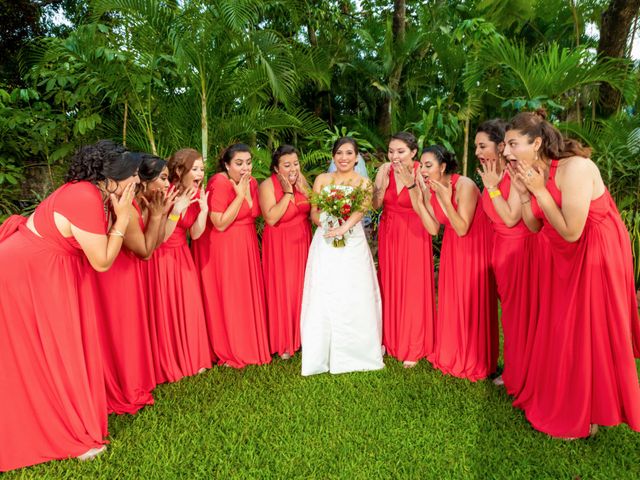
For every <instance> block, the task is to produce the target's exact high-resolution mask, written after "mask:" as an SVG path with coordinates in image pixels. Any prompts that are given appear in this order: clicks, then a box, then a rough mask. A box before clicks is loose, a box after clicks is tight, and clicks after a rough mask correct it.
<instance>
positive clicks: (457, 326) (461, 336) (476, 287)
mask: <svg viewBox="0 0 640 480" xmlns="http://www.w3.org/2000/svg"><path fill="white" fill-rule="evenodd" d="M459 179H460V176H459V175H457V174H453V175H451V183H452V186H453V193H452V198H451V201H452V203H453V206H454V208H456V210H457V208H458V204H457V202H456V190H457V183H458V181H459ZM474 188H475V189H476V191H477V187H475V186H474ZM430 202H431V206H432V207H433V211H434V213H435V215H436V218H437V220H438V222H440V223H441V224H443V225H444V236H443V238H442V250H441V252H440V270H439V275H438V317H437V321H436V329H435V345H434V351H433V353H432V354H431V355H430V356H429V360H430V361H431V363H432V364H433V366H434V367H436V368H438V369H440V370H441V371H442V372H443V373H446V374H450V375H453V376H455V377H461V378H467V379H469V380H471V381H476V380H482V379H484V378H486V377H488V376H489V375H491V374H492V373H493V372H494V371H495V370H496V364H497V360H498V311H497V294H496V287H495V279H494V276H493V272H492V269H491V250H492V248H493V232H492V229H491V225H490V224H489V219H488V218H487V215H486V214H485V213H484V209H483V208H482V201H481V200H480V195H479V192H478V202H477V204H476V210H475V213H474V216H473V219H472V222H471V226H470V227H469V230H468V232H467V234H466V235H465V236H463V237H460V236H458V234H457V233H456V231H455V230H454V229H453V227H452V226H451V223H450V222H449V219H448V218H447V216H446V215H445V213H444V210H443V209H442V207H441V206H440V202H439V201H438V199H437V197H436V194H435V192H433V191H432V192H431V200H430Z"/></svg>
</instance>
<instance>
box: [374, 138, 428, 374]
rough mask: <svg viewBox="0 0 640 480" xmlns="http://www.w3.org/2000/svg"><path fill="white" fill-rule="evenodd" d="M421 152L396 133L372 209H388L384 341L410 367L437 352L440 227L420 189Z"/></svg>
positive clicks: (382, 266) (381, 241)
mask: <svg viewBox="0 0 640 480" xmlns="http://www.w3.org/2000/svg"><path fill="white" fill-rule="evenodd" d="M417 153H418V142H417V140H416V138H415V137H414V136H413V135H412V134H411V133H408V132H399V133H396V134H395V135H393V136H392V137H391V140H390V141H389V151H388V158H389V160H390V163H385V164H383V165H382V166H381V167H380V169H379V170H378V174H377V175H376V180H375V190H374V196H373V207H374V208H380V206H382V207H383V209H382V218H381V220H380V227H379V229H378V267H379V274H378V276H379V279H380V293H381V296H382V322H383V327H382V343H383V345H384V346H385V348H386V351H387V353H388V354H389V355H391V356H393V357H395V358H397V359H398V360H400V361H402V362H403V365H404V367H405V368H410V367H413V366H414V365H415V364H416V363H417V362H418V360H420V359H421V358H424V357H426V356H427V355H429V354H430V353H432V351H433V334H434V325H435V317H436V301H435V288H434V279H433V250H432V246H431V236H432V235H436V234H437V233H438V229H439V225H438V223H437V222H436V221H435V219H433V217H432V216H431V215H429V214H428V213H427V212H426V209H425V206H424V203H423V201H422V195H421V190H420V188H416V186H417V184H416V175H419V174H418V169H419V163H418V162H417V161H414V158H415V157H416V154H417Z"/></svg>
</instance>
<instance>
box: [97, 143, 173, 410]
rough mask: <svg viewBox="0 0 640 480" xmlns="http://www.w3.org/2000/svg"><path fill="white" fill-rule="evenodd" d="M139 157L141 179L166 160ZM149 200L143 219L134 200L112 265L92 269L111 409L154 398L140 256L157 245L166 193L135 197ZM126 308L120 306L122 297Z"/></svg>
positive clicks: (156, 172)
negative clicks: (125, 301) (148, 196)
mask: <svg viewBox="0 0 640 480" xmlns="http://www.w3.org/2000/svg"><path fill="white" fill-rule="evenodd" d="M131 155H137V156H139V158H140V160H141V163H140V168H139V170H138V176H139V178H140V180H141V182H144V183H142V185H146V184H147V183H149V182H153V181H155V180H156V179H157V178H158V177H159V176H160V174H161V173H162V171H163V170H166V162H165V161H164V160H163V159H161V158H159V157H156V156H154V155H149V154H143V153H136V154H131ZM139 198H140V199H141V201H142V202H143V204H146V205H147V211H148V215H147V218H146V228H145V221H144V219H143V217H142V212H141V210H140V207H139V205H138V203H137V202H136V200H134V201H133V204H132V205H131V207H130V209H129V216H130V218H131V220H130V222H129V225H128V226H127V230H126V231H125V232H123V233H124V234H125V236H124V247H123V248H122V250H121V251H120V254H119V255H118V256H117V258H116V260H115V262H114V263H113V265H112V267H111V268H110V269H109V270H108V271H107V272H103V273H96V278H97V281H98V286H99V287H100V288H99V289H98V295H97V298H96V301H97V302H98V314H99V319H100V321H99V322H98V327H99V333H100V343H101V346H102V354H103V360H104V371H105V383H106V390H107V408H108V410H109V413H117V414H123V413H129V414H135V413H136V412H137V411H138V410H140V408H142V407H144V406H145V405H152V404H153V396H152V394H151V391H152V390H153V389H154V388H155V386H156V381H155V380H156V379H155V372H154V370H153V356H152V353H151V339H150V336H149V322H148V317H149V314H148V310H147V302H146V295H147V288H146V280H145V272H144V271H143V265H142V264H143V260H142V259H148V258H149V257H150V256H151V254H152V253H153V250H154V249H155V247H156V244H157V241H158V236H159V233H160V227H161V225H162V223H163V222H162V216H163V211H164V209H165V201H166V198H165V196H164V194H163V193H162V192H157V193H155V194H153V195H151V196H150V198H149V200H146V198H145V197H143V196H140V197H139ZM123 298H126V299H127V308H125V309H123V308H122V299H123Z"/></svg>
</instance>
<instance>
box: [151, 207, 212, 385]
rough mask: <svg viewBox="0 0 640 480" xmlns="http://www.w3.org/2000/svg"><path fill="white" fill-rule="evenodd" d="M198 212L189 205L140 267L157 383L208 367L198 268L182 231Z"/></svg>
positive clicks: (205, 326) (189, 226)
mask: <svg viewBox="0 0 640 480" xmlns="http://www.w3.org/2000/svg"><path fill="white" fill-rule="evenodd" d="M199 213H200V205H198V203H193V204H192V205H190V206H189V208H188V209H187V210H186V211H185V212H184V213H183V214H182V215H181V217H180V220H179V221H178V224H177V225H176V228H175V230H174V231H173V233H172V234H171V236H170V237H169V238H168V239H167V240H166V241H165V242H164V243H163V244H162V245H160V247H158V248H157V249H156V250H155V252H154V253H153V255H152V256H151V258H150V259H149V261H148V262H147V265H146V267H147V275H148V278H147V281H148V287H147V288H148V307H149V325H150V332H151V350H152V352H153V361H154V370H155V373H156V382H157V383H164V382H176V381H178V380H180V379H181V378H182V377H186V376H190V375H195V374H196V373H198V372H199V371H200V370H201V369H203V368H210V367H211V348H210V346H209V339H208V336H207V324H206V321H205V317H204V309H203V306H202V292H201V290H200V282H199V280H198V271H197V269H196V266H195V264H194V262H193V257H192V256H191V252H190V251H189V245H188V244H187V231H188V230H189V228H191V226H192V225H193V224H194V222H195V221H196V219H197V218H198V214H199ZM168 221H170V220H168Z"/></svg>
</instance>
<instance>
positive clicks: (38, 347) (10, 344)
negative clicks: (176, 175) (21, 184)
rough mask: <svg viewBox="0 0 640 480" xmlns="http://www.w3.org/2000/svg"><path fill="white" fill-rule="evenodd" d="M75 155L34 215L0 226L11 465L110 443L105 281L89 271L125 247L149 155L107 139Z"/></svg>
mask: <svg viewBox="0 0 640 480" xmlns="http://www.w3.org/2000/svg"><path fill="white" fill-rule="evenodd" d="M71 162H72V163H71V167H70V170H69V173H68V174H67V178H66V180H67V183H65V184H64V185H63V186H61V187H60V188H58V189H57V190H56V191H55V192H53V193H52V194H51V195H50V196H49V197H47V198H46V199H45V200H44V201H43V202H42V203H41V204H40V205H38V207H37V208H36V210H35V212H34V213H33V214H32V215H31V216H30V217H29V219H28V220H26V222H25V220H24V219H22V218H21V217H17V216H16V217H11V218H10V219H9V220H8V221H7V222H5V224H4V225H2V227H1V228H0V238H3V240H2V241H1V242H0V264H2V269H0V291H1V292H2V302H0V365H2V368H0V385H2V395H0V446H1V448H0V471H2V472H5V471H8V470H13V469H16V468H20V467H25V466H28V465H34V464H37V463H42V462H46V461H49V460H54V459H65V458H69V457H78V458H81V459H88V458H92V457H94V456H95V455H97V454H98V453H100V452H101V451H103V450H104V449H105V448H106V447H105V446H104V443H105V440H104V438H105V437H106V435H107V405H106V396H105V387H104V376H103V368H102V355H101V351H100V344H99V341H98V332H97V325H96V319H95V313H96V307H95V290H94V287H95V284H94V282H91V281H88V280H90V279H91V278H92V276H91V275H90V273H89V272H90V270H91V269H92V268H93V269H96V270H98V271H105V270H108V269H109V267H111V265H112V263H113V262H114V260H115V258H116V256H117V255H118V252H119V251H120V247H121V246H122V242H123V232H124V231H125V230H126V229H127V224H128V223H129V207H130V205H131V201H132V200H133V196H134V191H135V185H136V183H138V177H137V170H138V163H139V160H138V159H137V157H133V156H130V155H129V154H128V152H127V151H126V149H125V148H124V147H122V146H120V145H116V144H114V143H113V142H110V141H106V140H104V141H101V142H98V143H96V144H95V145H89V146H86V147H83V148H81V149H80V150H79V151H78V152H77V153H76V154H75V155H74V157H73V158H72V161H71ZM110 207H111V208H112V211H113V214H114V215H115V216H113V215H111V214H108V212H109V210H110ZM16 230H17V231H16ZM123 308H125V306H124V305H123Z"/></svg>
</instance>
